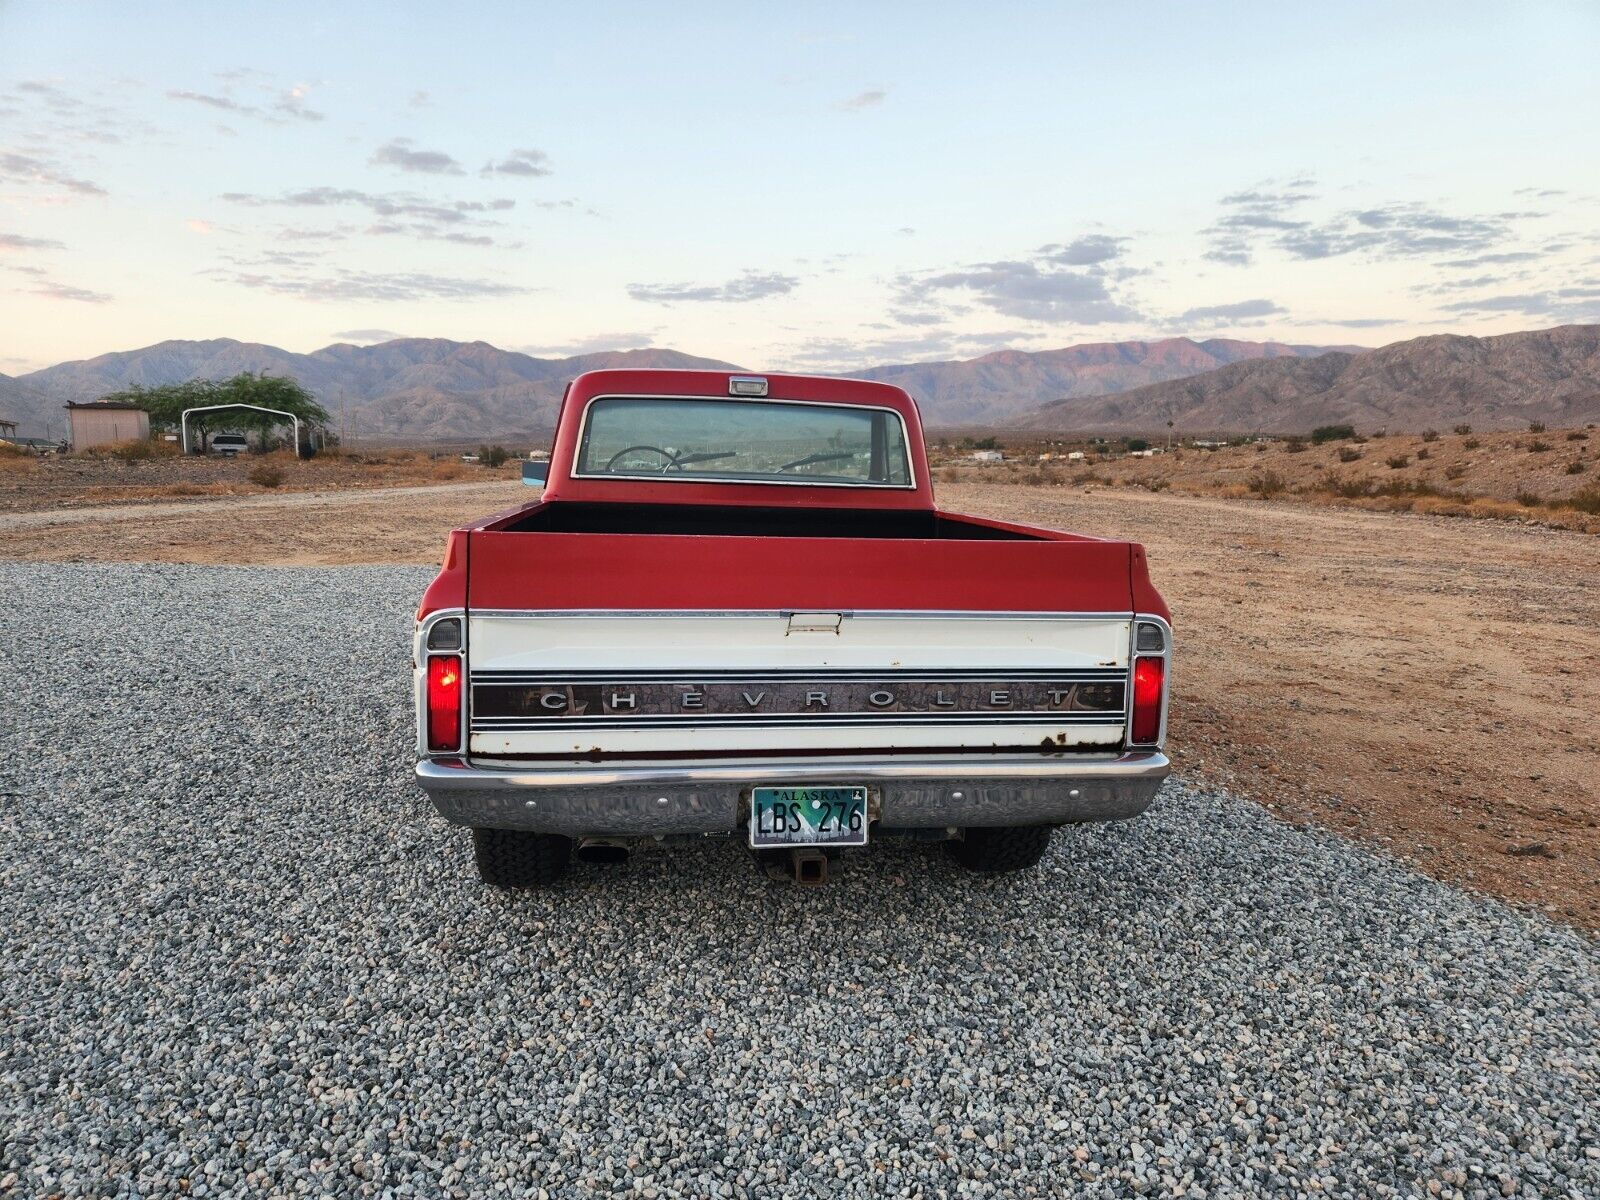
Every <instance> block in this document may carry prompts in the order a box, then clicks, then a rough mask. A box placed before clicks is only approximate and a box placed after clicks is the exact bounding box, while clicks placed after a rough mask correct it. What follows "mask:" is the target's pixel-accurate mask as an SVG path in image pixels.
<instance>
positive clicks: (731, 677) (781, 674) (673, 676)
mask: <svg viewBox="0 0 1600 1200" xmlns="http://www.w3.org/2000/svg"><path fill="white" fill-rule="evenodd" d="M1146 657H1150V656H1149V655H1146ZM1127 677H1128V672H1127V669H1126V668H1125V667H1063V668H1061V669H1060V670H1059V671H1051V670H1048V669H1038V668H1033V667H1030V668H1026V669H1017V670H1010V669H1007V668H1004V667H961V668H951V669H950V670H948V671H941V670H939V669H937V668H923V667H919V668H917V669H916V670H898V669H895V668H889V669H888V670H883V671H874V670H870V669H865V668H854V667H852V668H848V669H845V668H840V669H838V670H829V669H828V668H826V667H824V668H820V669H817V670H806V669H804V668H801V667H774V668H773V669H772V670H770V671H763V670H760V669H751V668H740V669H731V668H728V669H720V670H706V671H697V670H690V669H685V670H682V671H654V672H650V673H648V674H634V673H630V672H628V671H626V670H615V671H570V670H563V669H559V668H558V669H555V670H551V671H538V670H531V671H530V670H523V669H515V670H514V669H511V668H493V669H485V670H482V671H474V672H473V673H472V685H473V686H474V687H514V686H525V685H532V684H544V685H547V686H550V687H554V686H556V685H557V684H562V683H578V684H583V683H608V684H613V685H616V686H618V687H623V686H628V685H631V684H635V683H709V682H713V681H715V682H717V683H771V682H791V681H795V680H799V681H809V680H813V679H814V680H816V681H817V682H819V683H821V682H837V683H847V682H851V681H861V680H867V681H876V680H880V679H881V680H884V681H885V682H891V683H923V682H941V681H943V680H950V681H952V682H953V681H955V680H974V679H975V680H979V681H983V680H993V681H994V682H996V683H1033V682H1049V681H1059V682H1061V683H1122V682H1124V681H1125V680H1126V679H1127Z"/></svg>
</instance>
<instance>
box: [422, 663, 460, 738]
mask: <svg viewBox="0 0 1600 1200" xmlns="http://www.w3.org/2000/svg"><path fill="white" fill-rule="evenodd" d="M460 748H461V659H460V658H459V657H458V656H456V655H454V654H435V655H433V656H432V657H430V658H429V659H428V749H429V750H459V749H460Z"/></svg>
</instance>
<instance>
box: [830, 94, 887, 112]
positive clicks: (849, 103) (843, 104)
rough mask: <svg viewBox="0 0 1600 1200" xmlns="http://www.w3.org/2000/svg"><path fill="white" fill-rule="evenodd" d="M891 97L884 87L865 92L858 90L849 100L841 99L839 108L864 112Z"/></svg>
mask: <svg viewBox="0 0 1600 1200" xmlns="http://www.w3.org/2000/svg"><path fill="white" fill-rule="evenodd" d="M888 98H889V93H888V92H887V91H886V90H885V89H883V88H871V89H869V90H868V91H865V92H857V93H856V94H855V95H854V96H851V97H850V98H849V99H848V100H841V101H839V108H840V109H842V110H843V111H844V112H863V111H865V110H866V109H869V108H877V107H879V106H880V105H881V104H882V103H883V102H884V101H885V100H887V99H888Z"/></svg>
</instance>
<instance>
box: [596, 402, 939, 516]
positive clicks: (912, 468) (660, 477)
mask: <svg viewBox="0 0 1600 1200" xmlns="http://www.w3.org/2000/svg"><path fill="white" fill-rule="evenodd" d="M735 378H738V377H737V376H736V377H735ZM601 400H704V401H708V402H710V403H713V404H798V405H804V406H807V407H810V408H847V409H849V410H850V411H851V412H885V413H888V414H889V415H890V416H892V417H894V419H895V420H896V421H898V422H899V423H900V445H901V446H902V447H903V449H904V452H905V459H906V478H907V479H908V480H910V482H909V483H813V482H809V481H807V480H804V479H771V478H767V477H757V478H749V479H738V478H735V479H728V478H722V479H712V478H706V477H702V476H699V475H679V476H678V477H677V479H678V480H683V481H684V482H688V483H736V484H740V485H743V486H745V487H748V486H749V485H751V484H767V485H771V486H774V487H833V488H855V489H857V490H860V491H869V492H914V491H916V490H917V464H916V461H915V459H914V458H913V456H912V453H911V431H910V429H909V428H907V426H906V419H905V417H903V416H902V415H901V414H900V413H899V412H897V411H896V410H894V409H892V408H889V407H887V406H885V405H882V404H839V403H836V402H833V401H829V400H785V399H784V398H783V397H782V396H684V395H654V394H647V393H641V392H607V393H606V394H605V395H603V396H590V397H589V399H588V400H586V401H584V404H583V417H582V418H581V420H580V422H579V424H578V438H577V441H576V443H575V444H574V446H573V450H572V462H571V464H570V466H569V468H568V476H567V477H568V478H569V479H631V480H634V481H640V480H643V481H644V482H647V483H672V482H676V480H675V479H674V477H673V476H670V475H666V474H659V473H658V474H654V475H622V474H619V473H618V472H615V471H579V470H578V459H579V457H580V456H581V455H582V454H583V447H584V442H585V441H586V439H587V438H588V436H589V414H590V413H591V412H593V411H594V406H595V404H596V403H597V402H598V401H601Z"/></svg>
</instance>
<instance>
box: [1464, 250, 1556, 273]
mask: <svg viewBox="0 0 1600 1200" xmlns="http://www.w3.org/2000/svg"><path fill="white" fill-rule="evenodd" d="M1538 257H1539V252H1538V251H1537V250H1508V251H1506V252H1504V253H1502V254H1479V255H1476V256H1475V257H1473V258H1452V259H1450V260H1449V261H1447V262H1442V263H1440V264H1439V265H1440V266H1441V267H1455V268H1457V269H1460V270H1471V269H1472V268H1473V267H1488V266H1500V265H1503V264H1506V263H1519V262H1532V261H1533V260H1534V259H1536V258H1538Z"/></svg>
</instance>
